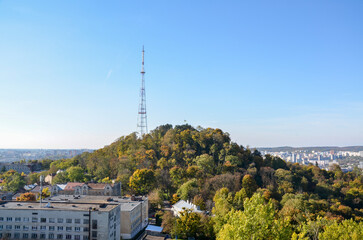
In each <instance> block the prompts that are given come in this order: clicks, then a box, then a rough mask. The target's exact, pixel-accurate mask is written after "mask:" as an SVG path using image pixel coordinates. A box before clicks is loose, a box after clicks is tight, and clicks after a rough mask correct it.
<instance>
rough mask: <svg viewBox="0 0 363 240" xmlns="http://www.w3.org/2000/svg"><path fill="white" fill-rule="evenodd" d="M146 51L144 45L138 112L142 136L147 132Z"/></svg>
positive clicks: (139, 128)
mask: <svg viewBox="0 0 363 240" xmlns="http://www.w3.org/2000/svg"><path fill="white" fill-rule="evenodd" d="M144 53H145V51H144V46H142V67H141V89H140V104H139V114H138V118H137V128H138V131H139V134H140V135H139V136H140V137H142V136H144V134H147V115H146V95H145V70H144Z"/></svg>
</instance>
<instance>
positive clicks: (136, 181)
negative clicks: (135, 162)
mask: <svg viewBox="0 0 363 240" xmlns="http://www.w3.org/2000/svg"><path fill="white" fill-rule="evenodd" d="M154 185H155V175H154V171H153V170H150V169H145V168H144V169H137V170H136V171H135V172H134V174H132V176H131V177H130V181H129V186H130V187H131V188H132V189H133V191H134V192H135V194H138V195H139V194H140V195H144V194H147V193H148V192H150V191H151V190H152V189H153V188H154Z"/></svg>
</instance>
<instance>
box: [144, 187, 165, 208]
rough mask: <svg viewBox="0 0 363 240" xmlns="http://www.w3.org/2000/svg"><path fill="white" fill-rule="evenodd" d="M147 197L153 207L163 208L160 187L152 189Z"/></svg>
mask: <svg viewBox="0 0 363 240" xmlns="http://www.w3.org/2000/svg"><path fill="white" fill-rule="evenodd" d="M147 198H148V200H149V203H150V205H151V208H152V209H156V208H161V206H162V204H163V199H162V193H161V191H160V189H154V190H152V191H151V192H150V193H149V195H148V197H147Z"/></svg>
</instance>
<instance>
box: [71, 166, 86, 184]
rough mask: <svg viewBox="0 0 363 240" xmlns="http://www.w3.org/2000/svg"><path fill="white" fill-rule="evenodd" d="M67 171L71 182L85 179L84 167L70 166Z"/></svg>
mask: <svg viewBox="0 0 363 240" xmlns="http://www.w3.org/2000/svg"><path fill="white" fill-rule="evenodd" d="M67 173H68V178H69V180H70V181H71V182H81V181H82V180H83V179H84V170H83V169H82V167H79V166H75V167H70V168H68V169H67Z"/></svg>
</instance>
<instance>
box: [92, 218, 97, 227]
mask: <svg viewBox="0 0 363 240" xmlns="http://www.w3.org/2000/svg"><path fill="white" fill-rule="evenodd" d="M92 229H97V220H92Z"/></svg>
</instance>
